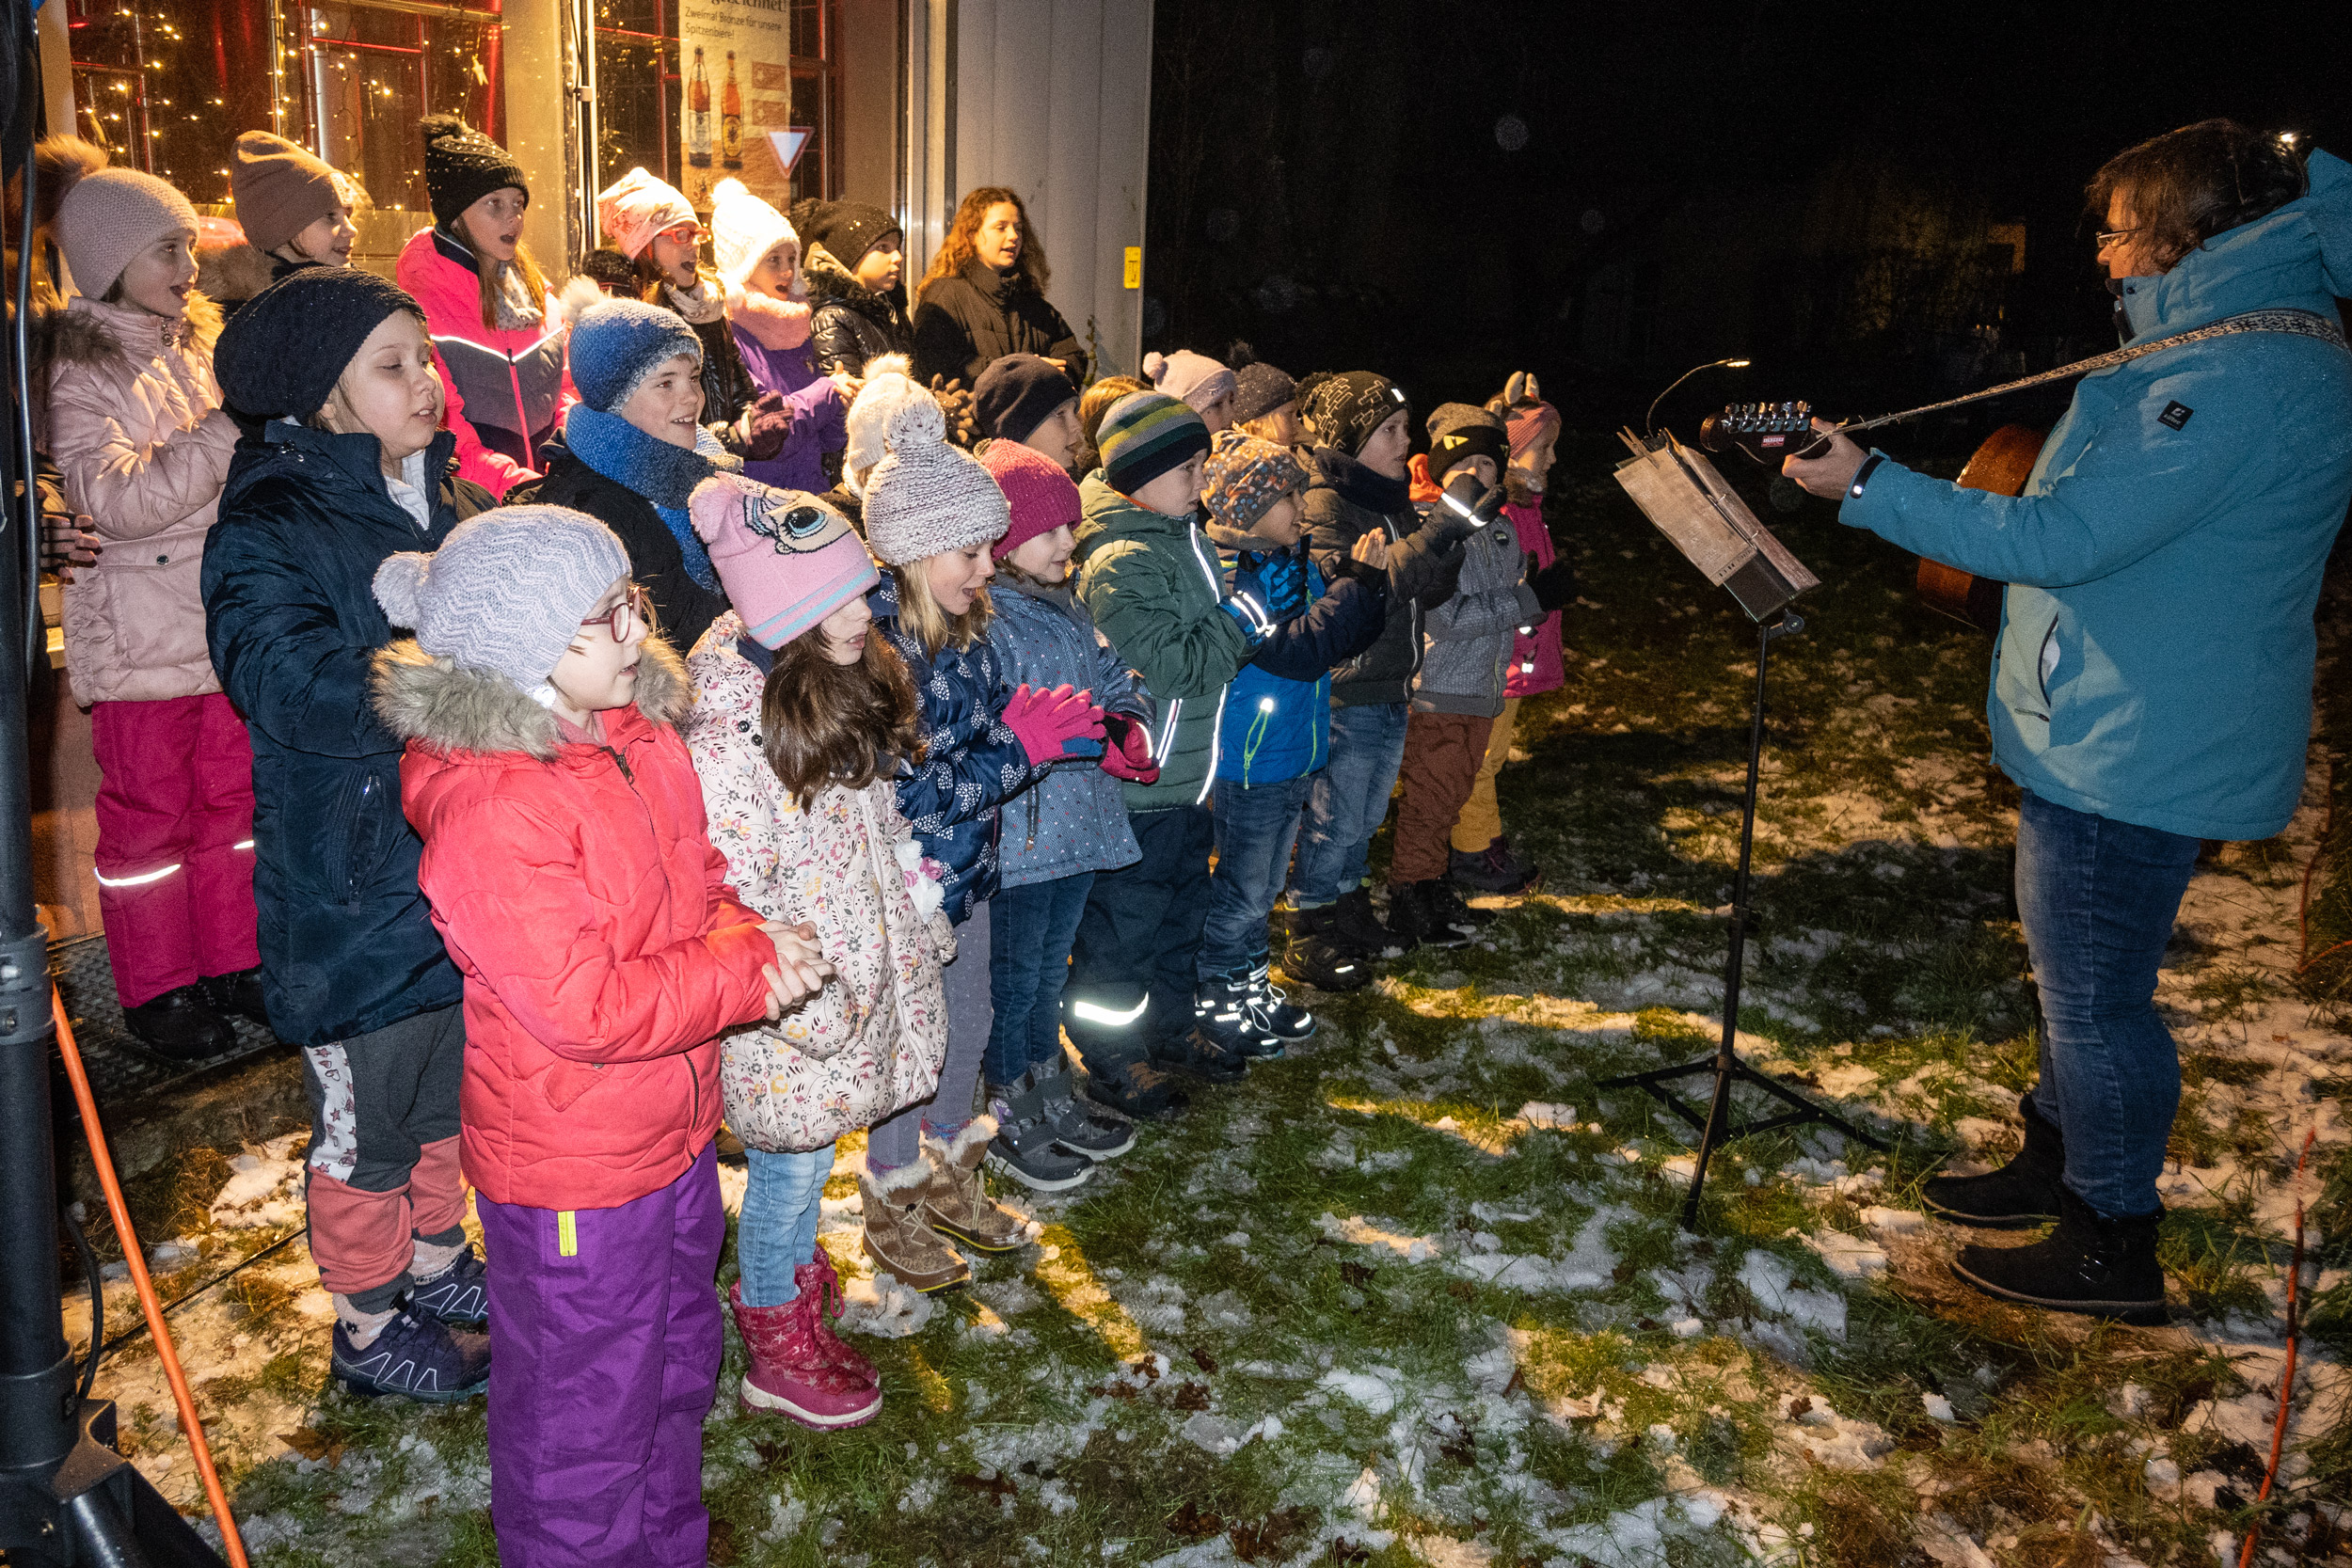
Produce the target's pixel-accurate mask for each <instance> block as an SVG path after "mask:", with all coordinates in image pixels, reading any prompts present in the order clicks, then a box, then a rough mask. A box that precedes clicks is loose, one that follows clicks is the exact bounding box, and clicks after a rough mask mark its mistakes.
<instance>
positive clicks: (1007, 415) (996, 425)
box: [972, 354, 1080, 473]
mask: <svg viewBox="0 0 2352 1568" xmlns="http://www.w3.org/2000/svg"><path fill="white" fill-rule="evenodd" d="M972 412H973V415H974V417H975V418H976V419H977V420H979V426H980V434H981V435H982V436H986V437H988V438H989V439H990V440H993V441H1015V442H1018V443H1020V444H1021V445H1022V446H1025V447H1027V448H1030V449H1031V450H1032V451H1041V452H1043V453H1044V454H1045V455H1046V456H1047V457H1048V458H1050V459H1052V460H1053V463H1054V466H1055V467H1057V468H1060V469H1061V470H1062V471H1063V472H1064V473H1067V472H1069V471H1070V465H1071V463H1072V462H1073V460H1074V459H1075V458H1076V457H1077V455H1078V441H1079V435H1080V432H1079V429H1078V388H1075V387H1073V386H1072V385H1071V384H1070V378H1069V377H1068V376H1066V375H1064V374H1062V373H1061V369H1060V367H1059V366H1057V365H1056V364H1055V363H1054V362H1053V361H1052V360H1050V359H1041V358H1039V357H1038V356H1036V355H1034V354H1008V355H1006V356H1004V357H1003V358H1002V359H998V360H996V361H994V362H993V363H992V364H991V365H990V366H989V367H988V369H986V370H984V371H982V372H980V379H979V381H978V382H977V384H976V385H975V386H974V387H973V388H972Z"/></svg>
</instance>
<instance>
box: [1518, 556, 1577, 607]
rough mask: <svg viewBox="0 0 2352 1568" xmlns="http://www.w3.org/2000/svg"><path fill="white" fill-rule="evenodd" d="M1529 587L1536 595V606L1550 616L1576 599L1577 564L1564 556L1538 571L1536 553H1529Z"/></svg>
mask: <svg viewBox="0 0 2352 1568" xmlns="http://www.w3.org/2000/svg"><path fill="white" fill-rule="evenodd" d="M1527 587H1528V591H1529V592H1530V593H1532V594H1534V595H1535V602H1536V604H1538V605H1540V606H1542V607H1543V610H1544V613H1545V614H1547V615H1549V614H1550V613H1551V612H1552V611H1553V610H1558V609H1559V608H1560V607H1561V606H1563V605H1565V604H1567V603H1568V602H1569V601H1571V600H1573V599H1574V598H1575V597H1576V562H1572V561H1570V560H1569V559H1568V558H1567V557H1566V556H1565V555H1564V556H1562V557H1561V558H1560V559H1559V560H1557V561H1555V562H1552V563H1551V564H1550V565H1549V566H1546V567H1544V568H1543V569H1542V570H1540V571H1538V570H1537V569H1536V566H1535V552H1534V551H1533V550H1530V551H1528V552H1527Z"/></svg>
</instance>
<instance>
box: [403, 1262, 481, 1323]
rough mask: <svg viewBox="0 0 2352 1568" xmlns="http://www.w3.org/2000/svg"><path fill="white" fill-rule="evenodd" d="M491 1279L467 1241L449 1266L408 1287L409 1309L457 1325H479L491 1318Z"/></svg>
mask: <svg viewBox="0 0 2352 1568" xmlns="http://www.w3.org/2000/svg"><path fill="white" fill-rule="evenodd" d="M489 1278H490V1271H489V1269H488V1268H487V1267H486V1266H485V1264H484V1263H483V1261H482V1259H481V1258H480V1256H479V1255H477V1254H476V1253H475V1251H474V1249H473V1243H471V1242H468V1243H466V1245H465V1247H464V1249H463V1250H461V1251H460V1252H459V1253H458V1254H457V1257H456V1259H454V1260H453V1262H452V1263H451V1264H450V1266H449V1267H448V1268H446V1269H443V1270H442V1271H441V1272H440V1273H439V1274H437V1275H434V1276H433V1277H432V1278H430V1279H426V1280H421V1281H419V1282H418V1283H417V1284H415V1285H412V1286H410V1287H409V1288H408V1306H409V1308H410V1310H412V1311H415V1312H417V1313H420V1314H429V1315H431V1316H432V1317H434V1318H436V1319H437V1320H439V1321H440V1322H442V1323H450V1324H453V1325H454V1326H456V1327H458V1328H480V1327H482V1326H483V1325H484V1324H485V1323H488V1322H489V1321H490V1292H489Z"/></svg>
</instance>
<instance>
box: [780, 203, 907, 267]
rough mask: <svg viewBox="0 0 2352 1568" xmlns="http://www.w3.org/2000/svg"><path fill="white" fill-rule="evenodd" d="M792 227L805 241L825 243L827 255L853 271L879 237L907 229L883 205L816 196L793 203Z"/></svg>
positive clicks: (814, 243)
mask: <svg viewBox="0 0 2352 1568" xmlns="http://www.w3.org/2000/svg"><path fill="white" fill-rule="evenodd" d="M792 227H793V228H794V229H795V230H798V231H799V232H800V236H801V238H802V239H803V240H804V241H806V242H807V243H808V244H810V245H823V246H824V247H825V250H826V252H827V254H829V255H831V256H832V257H833V259H834V261H838V262H840V263H841V264H842V265H843V266H844V267H846V268H848V269H849V270H850V271H851V272H855V271H857V264H858V263H859V262H860V261H864V260H865V259H866V252H867V251H869V250H871V249H873V248H874V243H875V242H876V241H877V240H881V239H883V238H885V237H887V236H889V235H892V234H902V233H904V232H905V230H903V229H901V228H900V227H899V225H898V219H897V218H894V217H892V216H891V215H890V214H888V213H885V212H883V211H882V209H881V208H880V207H868V206H867V205H866V203H865V202H863V201H819V200H816V199H814V198H811V199H809V200H806V201H796V202H794V203H793V204H792ZM770 243H771V244H772V243H773V242H772V241H771V242H770Z"/></svg>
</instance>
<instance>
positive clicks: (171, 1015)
mask: <svg viewBox="0 0 2352 1568" xmlns="http://www.w3.org/2000/svg"><path fill="white" fill-rule="evenodd" d="M122 1022H123V1023H124V1025H125V1026H126V1027H128V1028H129V1029H130V1031H131V1034H132V1036H133V1037H134V1038H135V1039H136V1040H137V1041H138V1042H139V1043H140V1044H141V1045H143V1046H145V1047H147V1049H148V1050H150V1051H151V1052H153V1053H155V1054H156V1055H158V1056H162V1057H165V1058H167V1059H168V1060H170V1061H175V1062H201V1061H205V1060H207V1059H209V1058H211V1057H214V1056H221V1055H226V1054H227V1053H229V1051H230V1049H231V1048H233V1047H234V1046H235V1045H236V1043H237V1032H236V1030H234V1029H233V1028H231V1027H230V1023H229V1021H228V1020H227V1019H225V1018H223V1017H221V1016H220V1014H219V1013H218V1012H216V1011H215V1010H214V1008H213V1005H212V1004H211V1003H210V1002H207V1001H205V1000H204V993H203V991H201V990H199V989H198V988H197V987H195V986H181V987H179V988H178V989H176V990H167V991H166V992H164V993H163V995H161V996H157V997H153V998H151V999H150V1000H148V1001H145V1002H142V1003H140V1004H139V1005H138V1006H135V1007H125V1008H123V1009H122Z"/></svg>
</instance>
